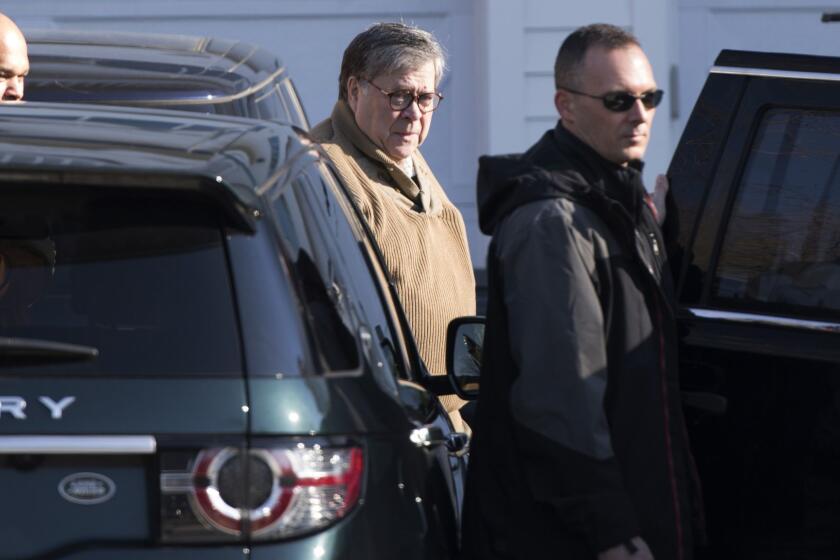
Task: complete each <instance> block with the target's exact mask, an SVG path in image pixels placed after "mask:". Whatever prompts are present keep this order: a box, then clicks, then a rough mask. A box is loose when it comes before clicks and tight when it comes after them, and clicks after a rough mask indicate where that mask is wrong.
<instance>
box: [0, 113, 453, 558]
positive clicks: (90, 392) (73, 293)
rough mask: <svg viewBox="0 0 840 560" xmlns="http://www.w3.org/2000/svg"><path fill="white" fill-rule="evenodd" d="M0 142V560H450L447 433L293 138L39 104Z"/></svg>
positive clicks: (363, 252)
mask: <svg viewBox="0 0 840 560" xmlns="http://www.w3.org/2000/svg"><path fill="white" fill-rule="evenodd" d="M0 127H2V129H3V130H4V134H3V136H2V138H0V199H2V201H3V204H2V205H0V260H2V262H3V263H4V266H5V267H6V270H5V276H4V277H3V278H2V280H3V281H2V282H0V284H2V285H1V286H0V395H3V396H1V397H0V485H2V486H3V487H4V488H6V489H7V491H6V492H5V493H4V503H5V507H4V508H3V513H2V514H0V541H2V542H3V544H4V546H3V550H2V552H0V558H4V559H6V558H8V559H13V558H14V559H18V558H34V557H50V558H76V559H82V558H104V557H110V558H112V557H114V556H116V555H119V556H120V557H124V558H139V557H144V558H146V557H149V556H155V557H161V556H163V557H167V558H181V557H196V556H198V555H200V556H201V557H202V558H216V557H222V556H224V557H226V558H230V557H236V556H240V555H241V556H243V557H252V558H253V557H260V558H269V557H271V558H277V557H315V558H342V559H345V558H358V559H363V558H364V559H374V558H382V559H385V558H388V559H390V558H394V557H403V558H417V559H432V558H435V559H437V558H451V557H454V554H455V552H456V548H457V521H458V519H457V516H458V508H459V503H460V500H459V493H460V491H461V490H460V484H459V483H458V482H457V481H456V480H455V479H453V469H454V473H455V474H456V475H457V474H459V471H458V469H462V468H463V460H462V459H460V458H458V457H454V456H452V455H450V454H449V452H448V451H447V448H446V446H445V443H446V439H445V437H444V436H445V434H446V433H448V432H450V431H451V426H450V425H449V423H448V419H447V417H446V414H445V412H443V409H442V407H441V406H440V404H439V403H438V402H437V399H436V398H435V397H434V395H432V394H430V393H429V392H428V391H427V390H426V389H424V388H423V386H422V383H423V381H424V379H425V377H424V376H425V375H427V373H426V372H424V371H420V370H418V364H419V359H418V358H417V356H416V354H415V352H416V350H415V349H414V345H413V343H412V342H411V335H410V333H409V332H407V331H405V330H404V329H403V328H402V325H401V321H400V318H399V312H398V308H397V305H398V304H397V302H396V301H395V299H394V295H393V293H392V292H391V291H390V290H389V289H388V286H387V273H386V272H385V270H384V269H383V268H382V266H381V263H380V262H379V261H378V260H377V259H376V254H375V251H374V249H373V247H374V245H373V241H372V240H371V239H369V238H368V237H366V235H365V229H364V227H363V225H362V224H361V223H360V222H359V220H358V218H357V216H356V215H355V213H354V211H353V207H352V204H351V203H350V201H349V199H347V198H346V194H345V193H344V191H343V190H342V187H341V185H340V184H339V183H338V182H337V181H336V179H335V178H334V177H333V176H332V174H331V173H330V171H329V169H328V168H327V166H326V165H325V164H324V162H323V161H322V159H321V156H320V154H319V152H318V150H317V148H315V147H313V145H311V144H310V143H309V141H308V140H307V139H306V137H305V136H304V135H303V133H301V132H300V131H297V130H295V129H293V128H292V127H290V126H287V125H279V124H276V123H269V122H266V121H257V120H248V119H238V118H229V117H218V116H216V117H206V116H204V117H202V116H193V115H190V114H188V113H178V112H174V111H163V110H149V109H136V108H124V107H101V106H100V107H91V106H82V105H70V104H63V105H53V104H42V103H33V102H30V103H25V104H15V105H5V106H0ZM22 255H25V256H22ZM16 259H17V260H16ZM12 289H14V290H16V291H11V290H12ZM243 462H244V463H243ZM243 464H244V465H246V466H242V465H243ZM269 467H270V469H269V471H266V469H267V468H269ZM242 469H245V470H244V471H243V470H242ZM272 469H274V470H272ZM319 469H321V470H319ZM331 469H332V470H331ZM241 472H247V473H250V474H248V475H247V476H245V477H244V478H243V477H242V476H240V475H239V474H237V473H241ZM266 472H270V473H275V474H272V475H270V476H268V478H266ZM321 472H324V473H337V474H329V475H327V474H311V473H321ZM260 477H262V478H260ZM271 481H274V482H271ZM258 482H259V483H260V484H263V483H271V484H273V486H270V488H271V489H272V490H271V491H270V492H269V491H268V490H265V492H266V493H265V494H263V493H261V492H263V490H260V491H259V492H257V491H256V490H253V488H263V487H261V486H259V484H258ZM254 492H257V493H256V494H254ZM278 496H279V497H278ZM283 496H287V497H288V501H285V502H284V501H283V500H285V499H286V498H283ZM261 500H265V501H261ZM231 503H233V504H240V505H238V506H230V504H231ZM260 504H263V505H260ZM265 504H270V505H265ZM284 504H285V505H284ZM308 504H314V505H311V506H310V505H308ZM319 504H320V505H319ZM345 504H347V505H346V506H345ZM256 506H259V507H256ZM283 508H286V509H283ZM286 511H289V512H293V513H294V515H292V513H289V514H288V515H286V513H284V512H286ZM335 511H337V512H338V513H337V514H334V513H333V512H335ZM275 512H276V513H275ZM272 516H274V517H272ZM276 516H279V517H276ZM263 518H266V519H268V520H269V521H266V522H265V523H263V521H262V520H263ZM243 519H244V520H245V521H243ZM260 523H263V524H260ZM45 527H49V531H46V529H45ZM45 531H46V532H48V533H49V534H48V535H46V536H45V535H44V533H45Z"/></svg>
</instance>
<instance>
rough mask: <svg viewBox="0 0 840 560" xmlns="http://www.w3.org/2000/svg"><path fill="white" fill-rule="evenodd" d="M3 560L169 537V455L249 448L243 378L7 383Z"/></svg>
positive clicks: (2, 445) (1, 436)
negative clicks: (226, 445) (165, 477)
mask: <svg viewBox="0 0 840 560" xmlns="http://www.w3.org/2000/svg"><path fill="white" fill-rule="evenodd" d="M0 395H2V396H0V487H2V488H3V502H4V507H3V508H2V511H0V542H2V543H3V544H4V546H3V553H2V557H3V558H21V557H32V556H40V555H46V554H56V553H57V552H58V551H59V550H62V549H68V548H75V547H77V546H82V545H84V546H91V545H94V546H97V545H104V544H108V545H115V544H136V545H142V544H145V543H150V542H155V541H156V540H157V539H158V538H159V535H158V533H159V517H160V513H159V512H160V486H159V485H160V483H159V480H160V469H161V462H160V459H159V457H160V452H161V450H163V449H181V448H191V449H194V448H200V447H203V446H206V445H213V444H218V442H219V441H226V442H231V441H242V440H243V439H244V435H245V433H246V430H247V414H246V412H247V406H246V395H245V387H244V383H243V380H242V379H241V378H218V377H216V378H204V379H197V378H195V377H191V378H189V379H164V378H156V379H102V378H91V377H85V378H47V377H42V378H37V379H20V378H18V379H8V378H7V379H4V380H3V381H2V382H0Z"/></svg>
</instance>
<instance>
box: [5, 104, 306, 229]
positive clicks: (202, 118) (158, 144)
mask: <svg viewBox="0 0 840 560" xmlns="http://www.w3.org/2000/svg"><path fill="white" fill-rule="evenodd" d="M0 130H3V134H2V135H0V185H2V184H3V183H9V182H13V181H14V182H20V181H27V182H34V183H40V184H50V183H59V184H60V183H67V184H76V185H78V184H91V185H101V186H114V187H117V186H122V187H136V188H144V187H159V188H170V189H181V190H188V191H189V190H192V191H198V192H202V193H203V194H206V195H209V196H211V197H212V198H214V199H216V200H217V201H219V202H222V203H223V205H224V206H225V207H226V209H227V210H229V211H230V212H231V217H233V218H235V220H234V221H235V222H236V223H235V225H237V226H239V227H241V228H244V229H248V230H253V220H254V219H255V211H256V208H257V207H258V204H257V198H258V197H259V196H260V195H261V194H264V193H265V192H266V191H267V190H268V189H270V188H271V187H272V186H273V185H274V184H276V183H277V181H278V180H282V179H283V178H284V177H285V176H291V175H295V174H296V173H297V169H298V165H303V164H306V163H307V162H311V161H312V158H317V157H318V155H317V152H316V151H315V150H313V149H311V148H312V145H311V144H309V143H308V140H306V138H305V136H303V135H302V134H300V132H299V131H298V130H297V129H295V128H294V127H292V126H289V125H285V124H280V123H276V122H269V121H262V120H256V119H245V118H239V117H221V116H209V115H195V114H193V113H187V112H182V111H168V110H163V109H147V108H132V107H119V106H101V105H97V106H88V105H75V104H65V103H32V102H25V103H5V104H0Z"/></svg>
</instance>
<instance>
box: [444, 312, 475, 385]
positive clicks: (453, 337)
mask: <svg viewBox="0 0 840 560" xmlns="http://www.w3.org/2000/svg"><path fill="white" fill-rule="evenodd" d="M483 350H484V317H457V318H455V319H452V321H450V322H449V327H448V328H447V331H446V375H447V376H448V377H449V380H450V381H451V383H452V386H453V388H454V389H455V394H457V395H458V396H459V397H461V398H462V399H466V400H474V399H477V398H478V388H479V375H480V374H481V356H482V354H483Z"/></svg>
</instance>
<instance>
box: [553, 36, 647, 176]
mask: <svg viewBox="0 0 840 560" xmlns="http://www.w3.org/2000/svg"><path fill="white" fill-rule="evenodd" d="M578 87H579V88H580V91H583V92H586V93H589V94H592V95H599V96H601V95H604V94H607V93H610V92H618V91H625V92H628V93H631V94H634V95H641V94H643V93H646V92H649V91H653V90H655V89H656V81H655V80H654V78H653V70H652V68H651V66H650V62H649V61H648V59H647V57H646V56H645V53H644V52H643V51H642V49H640V48H639V47H637V46H636V45H628V46H627V47H623V48H618V49H605V48H602V47H594V48H591V49H590V50H589V51H588V52H587V53H586V56H585V58H584V62H583V64H582V65H581V73H580V79H579V80H578ZM568 100H569V101H568V106H567V112H568V114H566V115H564V118H563V121H564V122H563V124H564V126H565V127H566V128H567V129H569V131H570V132H572V133H573V134H575V136H577V137H578V138H580V139H581V140H583V141H584V142H585V143H586V144H588V145H589V146H590V147H592V148H593V149H594V150H595V151H596V152H598V153H599V154H600V155H601V156H602V157H603V158H605V159H607V160H609V161H611V162H613V163H616V164H619V165H626V164H627V163H628V162H629V161H631V160H637V159H642V158H643V157H644V155H645V151H646V150H647V145H648V142H649V140H650V129H651V125H652V124H653V117H654V115H655V113H656V109H647V108H645V107H644V106H643V105H642V103H641V102H640V101H636V102H635V103H634V104H633V106H632V107H631V108H630V109H629V110H627V111H624V112H621V113H616V112H613V111H609V110H608V109H607V108H606V107H604V104H603V102H602V101H601V100H600V99H593V98H591V97H585V96H581V95H574V94H569V96H568ZM561 114H562V112H561Z"/></svg>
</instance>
